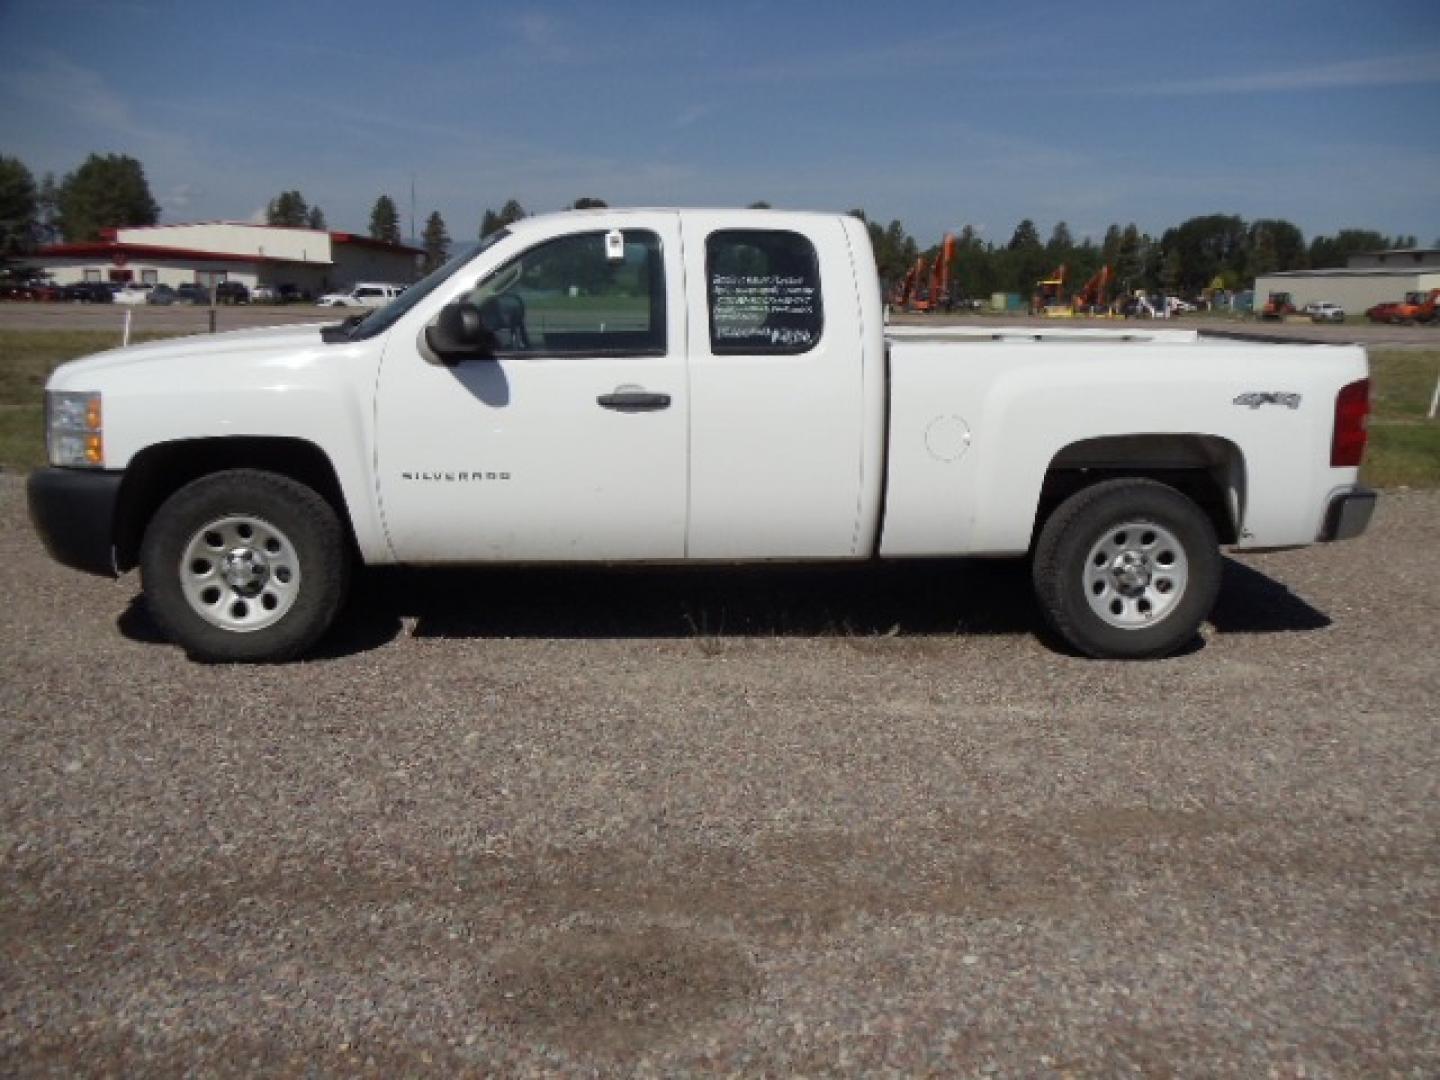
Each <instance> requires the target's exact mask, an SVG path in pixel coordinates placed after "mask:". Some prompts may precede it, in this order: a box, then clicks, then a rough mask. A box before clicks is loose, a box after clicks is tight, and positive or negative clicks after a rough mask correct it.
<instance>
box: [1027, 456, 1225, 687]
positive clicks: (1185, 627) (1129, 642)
mask: <svg viewBox="0 0 1440 1080" xmlns="http://www.w3.org/2000/svg"><path fill="white" fill-rule="evenodd" d="M1220 567H1221V562H1220V548H1219V543H1218V541H1217V539H1216V536H1215V529H1214V527H1213V526H1212V525H1211V524H1210V519H1209V518H1208V517H1206V515H1205V514H1204V512H1203V511H1202V510H1201V509H1200V508H1199V507H1198V506H1196V505H1195V503H1194V502H1193V501H1191V500H1190V499H1189V498H1187V497H1186V496H1184V495H1182V494H1181V493H1180V492H1178V491H1176V490H1175V489H1174V488H1172V487H1169V486H1167V485H1165V484H1161V483H1157V482H1155V481H1153V480H1134V479H1132V480H1110V481H1106V482H1104V483H1100V484H1095V485H1094V486H1093V487H1088V488H1085V489H1084V490H1082V491H1079V492H1077V493H1076V494H1074V495H1072V496H1071V497H1070V498H1069V499H1067V500H1066V501H1065V502H1063V503H1062V504H1061V505H1060V506H1059V507H1057V508H1056V510H1055V512H1054V513H1053V514H1051V515H1050V518H1049V520H1048V521H1046V522H1045V527H1044V528H1043V529H1042V530H1041V531H1040V538H1039V540H1038V541H1036V544H1035V555H1034V562H1033V565H1032V575H1033V579H1034V585H1035V595H1036V597H1037V598H1038V600H1039V602H1040V607H1041V610H1042V612H1043V614H1044V616H1045V620H1046V622H1047V623H1048V624H1049V625H1050V627H1051V628H1052V629H1053V630H1054V631H1055V632H1056V633H1057V634H1059V635H1060V637H1061V638H1063V639H1064V640H1065V641H1066V642H1067V643H1068V644H1069V645H1070V646H1071V647H1073V648H1074V649H1076V650H1077V651H1078V652H1080V653H1083V654H1084V655H1086V656H1091V657H1095V658H1096V659H1112V660H1138V659H1150V658H1154V657H1161V656H1168V655H1170V654H1171V653H1173V652H1175V651H1176V650H1177V649H1180V648H1182V647H1183V646H1185V645H1186V644H1188V643H1189V642H1191V641H1193V640H1194V639H1195V636H1196V634H1197V633H1198V632H1199V630H1200V624H1201V623H1202V622H1204V620H1205V618H1206V617H1207V616H1208V615H1209V614H1210V609H1211V608H1212V607H1213V606H1214V604H1215V596H1216V594H1217V593H1218V591H1219V588H1220Z"/></svg>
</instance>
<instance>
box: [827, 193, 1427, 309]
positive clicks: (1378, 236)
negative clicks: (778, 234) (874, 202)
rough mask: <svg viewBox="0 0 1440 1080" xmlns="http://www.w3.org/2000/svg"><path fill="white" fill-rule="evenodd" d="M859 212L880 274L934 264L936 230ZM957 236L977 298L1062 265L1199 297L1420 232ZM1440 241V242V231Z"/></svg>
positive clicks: (1407, 241)
mask: <svg viewBox="0 0 1440 1080" xmlns="http://www.w3.org/2000/svg"><path fill="white" fill-rule="evenodd" d="M851 213H852V214H854V215H855V216H856V217H859V218H860V219H861V220H862V221H865V223H866V226H867V228H868V229H869V232H870V239H871V242H872V244H873V245H874V248H875V258H876V262H877V263H878V264H879V268H880V277H881V279H882V281H883V282H884V283H885V284H886V285H887V286H889V285H891V284H893V283H895V282H897V281H900V280H902V279H903V278H904V277H905V275H906V273H907V272H908V271H909V270H910V268H911V267H913V266H914V265H915V263H916V261H917V260H918V259H919V258H920V257H922V256H924V257H925V259H926V260H927V263H933V261H934V259H935V258H936V257H937V256H938V255H939V253H940V242H939V240H938V239H937V242H936V243H935V244H933V245H932V246H930V247H928V248H923V249H922V248H921V247H920V246H919V244H917V243H916V241H915V239H914V238H913V237H912V236H911V235H910V234H909V233H908V232H907V231H906V230H905V227H904V225H903V224H902V223H901V222H899V221H891V222H890V223H889V225H887V226H882V225H881V224H880V223H879V222H878V221H871V220H869V219H868V218H867V217H866V215H865V212H864V211H863V210H852V211H851ZM955 241H956V242H955V261H954V263H953V264H952V267H951V276H952V279H953V280H954V281H955V283H956V289H957V293H958V295H962V296H970V297H987V296H989V295H990V294H992V293H997V292H1007V293H1019V294H1021V295H1023V296H1028V295H1030V294H1031V293H1032V292H1033V290H1034V288H1035V284H1036V282H1037V281H1039V280H1041V279H1042V278H1045V277H1048V276H1050V275H1051V274H1053V273H1054V272H1055V271H1056V270H1058V269H1059V268H1060V267H1061V266H1064V267H1065V268H1066V277H1067V283H1068V285H1069V287H1070V289H1071V290H1074V289H1076V288H1078V287H1079V286H1081V285H1083V284H1084V283H1085V282H1086V281H1087V280H1089V279H1090V277H1091V276H1093V275H1094V274H1095V272H1096V271H1098V270H1099V269H1100V268H1101V267H1102V266H1109V267H1110V270H1111V273H1112V274H1113V281H1114V283H1115V288H1117V289H1119V290H1122V291H1125V292H1132V291H1134V290H1136V289H1144V290H1146V291H1147V292H1161V291H1163V292H1165V293H1167V294H1173V295H1182V296H1195V295H1198V294H1200V293H1202V292H1204V291H1206V290H1216V289H1225V290H1236V289H1242V288H1245V287H1247V286H1249V285H1251V284H1253V282H1254V280H1255V278H1256V277H1257V276H1259V275H1261V274H1271V273H1276V272H1279V271H1286V270H1307V269H1321V268H1325V267H1343V266H1345V265H1346V261H1347V259H1348V258H1349V257H1350V256H1351V255H1354V254H1358V253H1360V252H1364V251H1377V250H1381V249H1386V248H1406V247H1411V248H1413V247H1416V246H1417V240H1416V238H1415V237H1414V236H1404V235H1400V236H1386V235H1384V234H1383V233H1380V232H1376V231H1375V230H1373V229H1354V228H1352V229H1341V230H1340V231H1339V232H1337V233H1336V234H1335V235H1334V236H1324V235H1322V236H1316V237H1315V238H1314V239H1313V240H1311V241H1310V242H1309V243H1308V244H1307V243H1306V242H1305V237H1304V234H1303V233H1302V232H1301V231H1300V229H1299V228H1298V227H1297V226H1296V225H1294V224H1293V223H1292V222H1289V221H1286V220H1284V219H1281V218H1261V219H1258V220H1255V221H1250V222H1247V221H1245V220H1244V219H1243V218H1241V217H1239V216H1238V215H1234V214H1206V215H1203V216H1200V217H1193V218H1190V219H1188V220H1187V221H1184V222H1182V223H1181V224H1180V225H1177V226H1175V227H1173V228H1170V229H1166V230H1165V231H1164V232H1163V233H1161V234H1160V235H1159V236H1158V237H1157V236H1152V235H1151V234H1150V233H1147V232H1143V231H1142V230H1141V229H1139V228H1138V227H1137V226H1136V224H1135V223H1134V222H1130V223H1129V224H1126V225H1123V226H1122V225H1120V224H1119V223H1115V224H1112V225H1110V227H1109V228H1107V229H1106V230H1105V234H1104V236H1103V237H1102V238H1101V240H1100V242H1099V243H1096V242H1095V240H1094V239H1092V238H1091V237H1089V236H1086V237H1084V238H1083V239H1081V240H1079V241H1077V240H1076V239H1075V237H1074V236H1073V235H1072V233H1071V231H1070V227H1069V226H1068V225H1067V224H1066V223H1065V222H1063V221H1061V222H1059V223H1058V224H1056V226H1055V227H1054V229H1053V230H1051V232H1050V235H1049V237H1048V238H1047V239H1046V240H1044V241H1042V240H1041V238H1040V233H1039V230H1038V229H1037V228H1036V226H1035V222H1034V221H1033V220H1031V219H1030V218H1026V219H1024V220H1022V221H1021V222H1020V223H1019V224H1018V225H1017V226H1015V230H1014V232H1012V233H1011V235H1010V238H1009V240H1008V241H1005V242H1003V243H997V242H994V241H990V240H985V239H983V238H982V237H981V236H980V233H979V231H978V230H977V229H976V228H975V227H974V226H971V225H966V226H964V227H963V228H961V229H960V231H959V232H958V233H956V234H955ZM1436 246H1437V247H1440V239H1437V240H1436Z"/></svg>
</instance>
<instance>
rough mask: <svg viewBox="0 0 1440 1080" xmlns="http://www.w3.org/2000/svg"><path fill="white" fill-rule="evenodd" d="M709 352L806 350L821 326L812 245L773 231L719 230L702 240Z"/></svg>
mask: <svg viewBox="0 0 1440 1080" xmlns="http://www.w3.org/2000/svg"><path fill="white" fill-rule="evenodd" d="M705 278H706V285H707V288H708V292H709V303H710V351H711V352H713V353H715V354H716V355H726V354H737V353H743V354H750V355H753V354H757V353H764V354H790V355H793V354H796V353H803V352H809V351H810V350H811V349H813V348H814V347H815V345H816V344H817V343H818V342H819V341H820V335H821V333H822V331H823V330H824V327H825V317H824V311H823V310H822V308H821V303H820V261H819V259H818V257H817V256H816V254H815V245H814V244H812V243H811V242H810V241H809V240H808V239H806V238H805V237H803V236H801V235H800V234H799V233H794V232H786V231H783V230H778V229H723V230H721V231H719V232H713V233H711V234H710V236H709V238H708V239H707V240H706V241H705Z"/></svg>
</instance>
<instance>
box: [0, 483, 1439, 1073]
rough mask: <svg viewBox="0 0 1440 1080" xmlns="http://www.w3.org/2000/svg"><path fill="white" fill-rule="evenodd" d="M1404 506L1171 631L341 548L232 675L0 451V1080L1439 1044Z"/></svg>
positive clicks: (1128, 1068) (859, 1068)
mask: <svg viewBox="0 0 1440 1080" xmlns="http://www.w3.org/2000/svg"><path fill="white" fill-rule="evenodd" d="M1437 529H1440V493H1436V492H1425V493H1419V492H1408V493H1407V492H1398V493H1392V494H1389V495H1388V496H1387V497H1386V498H1385V499H1384V500H1383V502H1382V504H1381V508H1380V511H1379V514H1378V518H1377V523H1376V525H1375V527H1374V529H1373V531H1372V532H1371V533H1370V534H1369V535H1368V536H1366V537H1364V538H1362V539H1360V540H1358V541H1354V542H1351V543H1348V544H1341V545H1335V546H1331V547H1326V548H1315V549H1310V550H1308V551H1301V552H1291V553H1281V554H1273V555H1267V556H1249V557H1246V558H1244V559H1243V560H1235V561H1232V562H1231V563H1229V564H1228V566H1227V571H1226V583H1225V586H1224V590H1223V593H1222V598H1221V602H1220V605H1219V607H1218V609H1217V611H1216V613H1215V618H1214V627H1213V629H1211V630H1207V633H1206V635H1205V637H1204V640H1203V642H1198V643H1197V646H1196V647H1195V648H1194V649H1192V650H1191V651H1190V652H1189V653H1188V654H1187V655H1184V656H1181V657H1178V658H1176V659H1173V660H1169V661H1164V662H1159V663H1150V664H1129V665H1125V664H1114V663H1102V662H1089V661H1083V660H1079V659H1075V658H1072V657H1069V656H1066V655H1064V654H1062V653H1059V652H1057V651H1055V650H1054V649H1053V648H1051V647H1050V646H1049V645H1047V644H1046V643H1044V642H1043V641H1041V640H1039V639H1037V638H1036V637H1035V636H1034V634H1033V628H1034V625H1035V613H1034V610H1033V608H1032V606H1031V605H1030V603H1029V601H1028V600H1024V599H1017V597H1023V595H1024V580H1025V579H1024V577H1023V573H1021V572H1020V571H1018V570H1017V569H1016V568H1015V567H1013V566H1009V565H996V564H975V565H970V566H968V567H959V568H957V567H954V566H945V565H935V564H920V565H909V564H907V565H903V566H885V567H871V568H864V569H857V570H846V571H835V570H823V571H817V570H811V571H797V570H768V571H764V572H755V573H750V572H746V573H740V572H728V573H718V572H697V573H682V572H675V571H666V572H626V573H612V574H608V575H606V574H601V573H591V572H584V573H581V572H559V571H544V572H542V571H525V572H497V571H484V572H473V573H468V574H461V573H453V572H444V573H441V572H432V573H426V574H412V573H400V572H393V573H389V574H383V575H370V576H367V577H366V578H364V579H362V580H363V582H364V586H365V588H364V590H363V592H364V596H363V598H362V601H361V602H360V603H359V604H357V605H356V607H355V609H354V610H353V611H351V612H350V613H349V614H348V616H347V618H346V620H345V624H344V628H343V629H342V631H341V632H340V633H339V634H338V635H337V636H336V637H335V638H333V639H332V640H331V641H330V642H329V643H328V644H327V646H326V648H325V649H324V651H323V653H322V655H321V656H320V657H319V658H318V659H315V660H313V661H310V662H307V663H304V664H297V665H292V666H288V667H281V668H233V669H232V668H206V667H201V666H197V665H193V664H190V663H188V662H187V661H186V660H185V659H184V658H183V657H182V656H181V655H180V654H178V653H177V652H176V651H175V650H174V649H172V648H170V647H168V646H165V645H163V644H159V643H157V642H156V641H155V640H154V632H153V629H152V628H151V626H150V624H149V622H148V621H147V619H146V618H145V616H144V613H143V608H142V607H141V606H140V605H138V604H137V603H135V602H134V596H135V590H136V582H135V580H134V578H133V577H130V578H126V579H125V580H123V581H121V582H120V583H118V584H111V583H107V582H104V581H100V580H99V579H92V578H86V577H84V576H82V575H79V574H75V573H71V572H68V571H65V570H62V569H60V568H58V567H56V566H54V565H52V564H51V563H50V562H48V561H47V559H46V558H45V557H44V555H43V554H42V552H41V551H40V549H39V546H38V544H37V542H36V540H35V538H34V536H33V534H32V533H31V531H30V530H29V528H28V526H27V524H26V522H25V518H24V511H23V496H22V488H21V484H20V482H19V480H18V478H16V477H13V476H9V477H0V589H3V591H4V595H5V596H6V598H7V604H6V607H7V610H6V614H5V618H4V619H3V621H0V647H3V656H4V668H3V671H4V674H3V680H4V690H5V695H4V700H5V708H4V710H3V716H0V740H3V742H0V745H3V750H4V753H3V758H0V761H3V765H0V770H3V771H0V781H3V783H0V807H3V818H0V822H3V824H0V948H3V958H4V963H3V964H0V1073H3V1074H5V1075H36V1074H46V1073H49V1074H72V1073H107V1074H116V1075H157V1074H172V1073H182V1072H184V1073H197V1074H229V1075H246V1076H249V1075H257V1074H287V1075H288V1074H300V1073H306V1074H311V1073H313V1074H320V1075H328V1074H341V1073H343V1074H357V1075H358V1074H369V1075H384V1076H394V1075H402V1074H407V1075H419V1074H431V1075H444V1076H449V1075H457V1074H467V1073H468V1074H474V1075H482V1074H496V1073H502V1074H513V1073H559V1074H577V1075H586V1074H597V1073H604V1074H614V1073H626V1074H646V1075H674V1074H684V1073H698V1072H709V1071H716V1070H722V1071H729V1070H734V1071H739V1072H742V1073H769V1074H776V1075H779V1074H793V1073H810V1074H816V1073H839V1074H861V1073H864V1074H874V1073H883V1072H892V1073H905V1074H916V1073H921V1074H923V1073H931V1074H945V1075H957V1074H958V1075H1000V1076H1050V1075H1053V1076H1067V1075H1106V1076H1110V1075H1117V1074H1132V1073H1134V1074H1143V1075H1151V1076H1156V1075H1183V1076H1262V1077H1263V1076H1267V1075H1270V1076H1283V1077H1299V1076H1355V1077H1376V1076H1386V1075H1400V1076H1415V1077H1420V1076H1435V1075H1437V1073H1440V949H1437V945H1440V941H1437V938H1440V842H1437V840H1440V830H1437V825H1440V801H1437V786H1440V761H1437V739H1436V731H1437V728H1436V712H1437V710H1436V702H1437V701H1440V663H1437V655H1436V642H1437V641H1440V573H1437V569H1440V562H1437V559H1436V547H1435V537H1436V534H1437ZM957 630H961V631H963V632H959V633H957V632H956V631H957Z"/></svg>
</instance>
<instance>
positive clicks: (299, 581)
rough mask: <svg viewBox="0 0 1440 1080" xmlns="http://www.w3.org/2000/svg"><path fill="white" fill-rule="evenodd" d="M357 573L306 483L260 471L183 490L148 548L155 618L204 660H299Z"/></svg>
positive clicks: (336, 528)
mask: <svg viewBox="0 0 1440 1080" xmlns="http://www.w3.org/2000/svg"><path fill="white" fill-rule="evenodd" d="M349 573H350V554H349V548H348V545H347V543H346V538H345V531H344V529H343V527H342V526H341V524H340V519H339V517H338V515H337V514H336V512H335V510H334V508H333V507H332V506H331V505H330V504H329V503H328V502H326V500H325V499H323V498H322V497H321V496H320V495H318V494H316V493H315V491H313V490H312V489H311V488H308V487H306V486H305V485H304V484H301V483H298V482H297V481H294V480H291V479H290V478H289V477H285V476H280V475H278V474H275V473H268V472H261V471H258V470H252V469H232V470H227V471H225V472H219V473H213V474H211V475H210V476H205V477H202V478H200V479H199V480H196V481H193V482H192V483H190V484H187V485H186V486H184V487H182V488H181V489H180V490H179V491H177V492H175V494H173V495H172V496H170V498H169V499H167V500H166V501H165V503H164V504H163V505H162V506H161V507H160V509H159V510H158V511H157V512H156V514H155V517H154V518H153V519H151V521H150V525H149V527H148V528H147V529H146V531H145V539H144V542H143V544H142V546H141V551H140V577H141V583H142V587H143V589H144V593H145V600H146V603H147V604H148V606H149V608H150V613H151V615H152V616H153V617H154V619H155V621H156V622H157V623H158V624H159V625H160V628H161V629H162V630H164V631H165V633H166V634H167V635H168V636H169V637H170V638H171V640H173V641H175V642H176V643H177V644H178V645H180V646H182V647H183V648H184V649H185V650H186V652H187V653H189V655H190V656H191V657H192V658H193V659H196V660H207V661H220V662H248V663H257V662H273V661H280V660H289V659H292V658H294V657H296V656H298V655H300V654H301V653H303V652H304V651H305V650H306V649H308V648H309V647H310V646H311V645H313V644H314V643H315V642H316V641H317V640H319V638H320V636H321V635H322V634H324V632H325V631H326V630H327V629H328V628H329V626H330V624H331V622H332V621H333V620H334V618H335V613H336V612H337V611H338V610H339V609H340V605H341V602H342V601H343V600H344V598H345V591H346V588H347V586H348V583H349Z"/></svg>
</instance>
